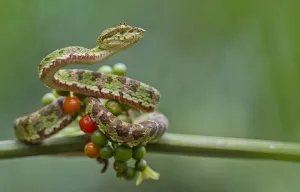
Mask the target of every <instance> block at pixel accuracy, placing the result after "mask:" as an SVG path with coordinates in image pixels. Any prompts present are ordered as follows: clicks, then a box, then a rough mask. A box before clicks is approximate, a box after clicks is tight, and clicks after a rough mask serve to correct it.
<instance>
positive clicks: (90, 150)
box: [84, 142, 100, 158]
mask: <svg viewBox="0 0 300 192" xmlns="http://www.w3.org/2000/svg"><path fill="white" fill-rule="evenodd" d="M84 153H85V155H86V156H88V157H89V158H97V157H98V156H99V154H100V148H99V147H98V146H97V145H96V144H94V143H92V142H90V143H88V144H86V145H85V147H84Z"/></svg>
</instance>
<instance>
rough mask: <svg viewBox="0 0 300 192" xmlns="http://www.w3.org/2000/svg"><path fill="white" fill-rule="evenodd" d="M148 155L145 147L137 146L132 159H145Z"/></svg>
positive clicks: (133, 150) (133, 149)
mask: <svg viewBox="0 0 300 192" xmlns="http://www.w3.org/2000/svg"><path fill="white" fill-rule="evenodd" d="M145 155H146V148H145V147H144V146H137V147H134V148H132V158H133V159H135V160H140V159H143V158H144V157H145Z"/></svg>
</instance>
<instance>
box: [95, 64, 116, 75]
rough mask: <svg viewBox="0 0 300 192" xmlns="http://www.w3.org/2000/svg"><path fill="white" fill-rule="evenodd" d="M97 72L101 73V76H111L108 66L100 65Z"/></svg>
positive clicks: (110, 69) (111, 70)
mask: <svg viewBox="0 0 300 192" xmlns="http://www.w3.org/2000/svg"><path fill="white" fill-rule="evenodd" d="M97 72H100V73H103V74H112V73H113V69H112V68H111V66H109V65H102V66H101V67H99V69H98V70H97Z"/></svg>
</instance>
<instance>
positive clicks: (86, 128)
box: [79, 114, 97, 134]
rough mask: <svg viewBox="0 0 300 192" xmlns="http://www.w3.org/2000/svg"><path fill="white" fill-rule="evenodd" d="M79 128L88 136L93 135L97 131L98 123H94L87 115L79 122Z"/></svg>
mask: <svg viewBox="0 0 300 192" xmlns="http://www.w3.org/2000/svg"><path fill="white" fill-rule="evenodd" d="M79 127H80V129H81V130H82V131H83V132H84V133H87V134H92V133H93V132H94V131H96V130H97V125H96V123H94V122H93V120H92V119H91V118H90V116H89V115H88V114H86V115H85V116H83V117H82V118H81V119H80V120H79Z"/></svg>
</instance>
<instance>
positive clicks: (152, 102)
mask: <svg viewBox="0 0 300 192" xmlns="http://www.w3.org/2000/svg"><path fill="white" fill-rule="evenodd" d="M144 32H145V30H143V29H141V28H138V27H132V26H129V25H127V24H124V23H121V24H119V25H118V26H116V27H113V28H109V29H107V30H105V31H103V32H102V34H101V35H100V36H99V38H98V40H97V46H96V47H95V48H92V49H88V48H85V47H80V46H70V47H65V48H61V49H57V50H55V51H53V52H52V53H50V54H49V55H47V56H46V57H45V58H43V59H42V61H41V63H40V64H39V66H38V72H39V78H40V80H41V81H42V82H43V83H44V84H45V85H46V86H47V87H49V88H52V89H55V90H59V91H70V92H73V93H79V94H82V95H86V96H88V97H87V100H86V104H85V106H86V108H85V112H86V113H87V114H89V115H90V117H91V119H92V120H93V121H94V122H95V123H96V124H97V126H98V129H99V131H101V132H102V133H103V134H104V135H106V136H107V137H108V139H110V140H111V141H114V142H117V143H120V144H125V145H128V146H130V147H133V146H139V145H146V144H147V143H149V142H156V141H158V140H159V139H160V137H161V136H162V135H163V134H164V133H165V132H166V130H167V129H168V119H167V118H166V117H165V115H163V114H162V113H160V112H158V111H156V109H157V107H158V104H159V99H160V93H159V92H158V91H157V90H156V89H155V88H153V87H151V86H149V85H147V84H145V83H142V82H139V81H137V80H134V79H131V78H128V77H123V76H117V75H112V74H102V73H99V72H93V71H89V70H80V69H61V68H62V67H65V66H67V65H70V64H96V63H99V62H101V61H103V60H104V59H107V58H108V57H110V56H112V55H114V54H115V53H117V52H119V51H122V50H125V49H127V48H129V47H131V46H132V45H134V44H136V43H137V42H139V41H140V39H142V38H143V37H144ZM63 99H64V98H63V97H61V98H59V99H57V100H56V101H54V102H53V103H51V104H49V105H47V106H45V107H43V108H42V109H40V110H38V111H36V112H33V113H31V114H29V115H27V116H23V117H19V118H17V119H16V120H15V122H14V131H15V135H16V137H17V138H18V139H19V140H21V141H23V142H25V143H31V144H38V143H41V142H42V141H43V140H45V139H47V138H49V137H50V136H52V135H54V134H56V133H58V132H59V131H60V130H62V129H63V128H65V127H66V126H67V125H69V124H70V123H71V122H72V121H73V120H74V119H75V118H76V116H77V115H78V114H70V113H65V112H64V110H63V108H62V103H63ZM100 99H114V100H117V101H121V102H123V103H125V104H126V105H128V106H130V107H132V108H134V109H136V110H138V111H140V112H146V113H144V114H143V115H142V116H141V117H143V118H142V120H141V121H139V122H135V123H126V122H123V121H121V120H119V119H118V118H117V117H115V116H114V115H113V114H112V113H111V112H109V111H108V109H107V108H106V107H105V106H104V105H103V104H102V103H101V101H100Z"/></svg>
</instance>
